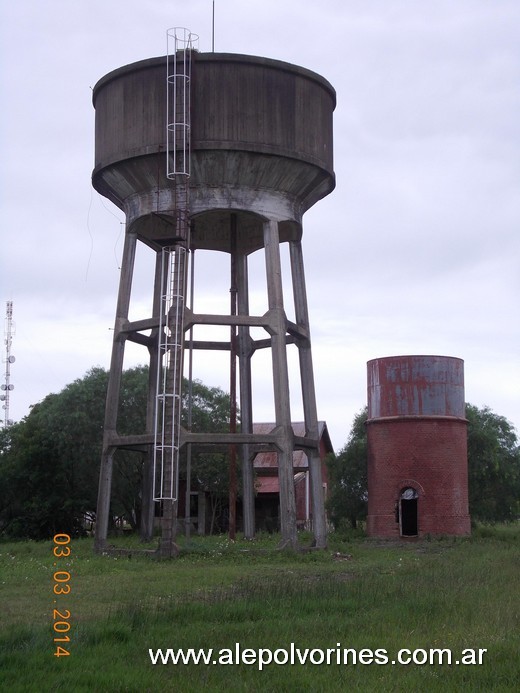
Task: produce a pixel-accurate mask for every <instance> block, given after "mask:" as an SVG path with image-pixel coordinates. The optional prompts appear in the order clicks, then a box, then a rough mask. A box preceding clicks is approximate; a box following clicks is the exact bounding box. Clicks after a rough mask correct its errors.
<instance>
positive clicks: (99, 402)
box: [0, 366, 229, 539]
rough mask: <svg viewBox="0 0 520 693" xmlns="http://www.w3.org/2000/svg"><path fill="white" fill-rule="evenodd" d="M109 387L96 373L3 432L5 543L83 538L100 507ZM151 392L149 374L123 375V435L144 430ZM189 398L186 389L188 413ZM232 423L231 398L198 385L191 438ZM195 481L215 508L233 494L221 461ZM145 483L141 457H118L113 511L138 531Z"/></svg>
mask: <svg viewBox="0 0 520 693" xmlns="http://www.w3.org/2000/svg"><path fill="white" fill-rule="evenodd" d="M107 383H108V373H107V371H105V370H104V369H103V368H99V367H96V368H92V369H91V370H90V371H88V373H87V374H86V375H85V376H84V377H83V378H81V379H78V380H75V381H74V382H73V383H71V384H69V385H67V386H66V387H65V388H64V389H63V390H62V391H61V392H60V393H58V394H50V395H48V396H47V397H46V398H45V399H44V400H43V401H42V402H41V403H39V404H37V405H35V406H34V407H32V409H31V412H30V413H29V415H28V416H26V417H25V418H24V419H23V420H22V421H20V422H19V423H17V424H14V425H13V426H10V427H9V428H6V429H3V430H2V431H1V435H0V465H1V471H2V484H1V485H0V535H2V534H3V535H6V536H10V537H30V538H34V539H43V538H47V537H50V536H53V534H55V533H56V532H65V533H68V534H71V535H74V534H80V533H81V532H82V531H83V519H84V517H85V514H86V513H93V512H94V510H95V508H96V504H97V488H98V476H99V461H100V459H101V448H102V442H103V420H104V410H105V396H106V388H107ZM147 389H148V368H147V367H145V366H137V367H135V368H131V369H129V370H126V371H124V373H123V377H122V383H121V396H120V404H119V415H118V429H119V432H120V433H121V434H127V433H136V432H143V431H144V430H145V422H146V403H147ZM187 392H188V388H187V386H186V383H185V387H184V398H183V399H184V405H186V399H187ZM228 421H229V396H228V395H226V394H225V393H224V392H223V391H222V390H220V389H219V388H208V387H206V386H204V385H203V384H202V383H200V382H199V381H194V383H193V410H192V430H193V431H197V430H200V431H203V430H205V431H207V430H209V431H223V430H226V428H225V427H226V425H228ZM183 422H184V424H186V411H184V412H183ZM193 475H194V478H196V479H197V480H198V482H199V486H201V487H204V488H205V489H206V490H208V491H209V492H210V496H211V497H212V499H213V502H214V503H217V501H218V498H219V497H220V495H219V494H221V493H222V489H224V488H225V489H227V464H226V461H225V459H224V457H223V455H222V454H217V455H215V454H201V455H199V456H197V459H195V461H194V464H193ZM142 478H143V457H142V455H141V454H139V453H135V452H130V451H125V450H118V451H117V453H116V455H115V458H114V475H113V481H112V498H111V510H112V515H114V516H124V517H125V519H126V520H127V521H128V522H129V523H130V524H131V526H132V527H133V528H137V527H138V526H139V523H140V515H141V489H142ZM225 480H226V481H225ZM225 484H226V485H225Z"/></svg>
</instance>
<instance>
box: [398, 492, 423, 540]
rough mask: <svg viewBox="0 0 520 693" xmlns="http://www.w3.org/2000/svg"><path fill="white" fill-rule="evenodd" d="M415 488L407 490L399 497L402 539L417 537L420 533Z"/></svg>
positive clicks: (417, 495) (417, 496)
mask: <svg viewBox="0 0 520 693" xmlns="http://www.w3.org/2000/svg"><path fill="white" fill-rule="evenodd" d="M418 498H419V494H418V493H417V491H416V490H415V489H414V488H410V487H409V488H405V489H403V490H402V491H401V495H400V497H399V532H400V534H401V536H402V537H416V536H417V534H418V533H419V532H418V522H417V505H418V504H417V501H418Z"/></svg>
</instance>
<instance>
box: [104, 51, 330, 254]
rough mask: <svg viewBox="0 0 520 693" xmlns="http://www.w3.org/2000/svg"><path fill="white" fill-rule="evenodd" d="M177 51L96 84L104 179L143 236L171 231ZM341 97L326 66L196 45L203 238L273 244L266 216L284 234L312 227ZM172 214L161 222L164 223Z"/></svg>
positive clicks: (194, 101) (196, 208)
mask: <svg viewBox="0 0 520 693" xmlns="http://www.w3.org/2000/svg"><path fill="white" fill-rule="evenodd" d="M166 100H167V95H166V58H165V57H160V58H151V59H148V60H143V61H140V62H137V63H133V64H131V65H127V66H125V67H122V68H119V69H117V70H114V71H113V72H110V73H109V74H107V75H106V76H104V77H103V78H102V79H101V80H100V81H99V82H98V83H97V84H96V86H95V87H94V93H93V102H94V107H95V110H96V128H95V130H96V136H95V137H96V145H95V168H94V172H93V176H92V180H93V185H94V187H95V188H96V190H98V191H99V192H100V193H101V194H102V195H104V196H106V197H108V198H109V199H111V200H112V201H113V202H114V203H115V204H116V205H117V206H118V207H120V208H121V209H122V210H124V212H125V214H126V217H127V223H128V224H129V225H130V226H131V225H133V226H134V229H136V230H137V233H138V235H139V237H140V238H141V240H144V241H145V242H147V241H148V242H149V243H150V244H152V245H153V244H154V242H161V241H162V239H163V237H167V236H168V225H169V215H170V214H171V210H172V209H173V208H174V206H175V202H174V199H173V195H174V193H173V191H172V185H171V181H169V180H168V178H167V177H166V171H165V151H166ZM335 103H336V96H335V91H334V89H333V87H332V86H331V85H330V84H329V82H328V81H327V80H326V79H324V78H323V77H321V76H320V75H318V74H316V73H314V72H311V71H310V70H307V69H304V68H302V67H297V66H295V65H291V64H289V63H285V62H281V61H277V60H272V59H268V58H263V57H262V58H261V57H253V56H247V55H235V54H226V53H198V52H194V53H193V68H192V78H191V118H192V121H191V178H190V184H189V187H190V211H191V218H192V223H193V230H194V233H193V238H194V239H195V243H196V246H197V247H200V248H207V249H211V250H228V247H229V239H228V236H229V215H230V213H231V212H232V213H233V214H234V215H235V219H236V222H238V229H239V234H238V243H239V249H241V250H245V251H246V252H252V251H253V250H256V249H258V248H260V247H262V246H263V239H262V224H261V218H262V217H265V216H268V217H269V218H276V219H277V220H278V221H279V222H280V234H281V238H280V240H281V241H285V240H290V239H292V238H297V237H299V235H300V234H301V218H302V215H303V213H304V212H305V211H306V210H307V209H308V208H309V207H311V206H312V205H313V204H314V203H315V202H317V201H318V200H319V199H321V198H322V197H324V196H325V195H327V194H328V193H330V192H331V191H332V190H333V188H334V185H335V179H334V172H333V158H332V153H333V152H332V114H333V110H334V108H335ZM161 224H162V225H161Z"/></svg>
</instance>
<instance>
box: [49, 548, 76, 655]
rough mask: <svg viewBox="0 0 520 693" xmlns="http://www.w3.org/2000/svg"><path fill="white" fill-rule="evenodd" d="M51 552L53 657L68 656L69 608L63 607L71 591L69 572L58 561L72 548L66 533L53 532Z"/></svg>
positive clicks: (69, 553)
mask: <svg viewBox="0 0 520 693" xmlns="http://www.w3.org/2000/svg"><path fill="white" fill-rule="evenodd" d="M52 552H53V554H54V558H55V559H56V560H55V562H54V573H53V576H52V578H53V583H52V591H53V594H54V608H53V611H52V616H53V619H52V620H53V624H52V629H53V644H54V653H53V654H54V656H55V657H68V656H69V655H70V651H69V649H70V645H69V643H70V634H69V631H70V610H69V609H66V608H65V606H64V605H65V604H66V599H67V597H68V595H70V592H71V586H70V573H69V571H68V570H62V569H61V568H62V566H61V565H60V562H62V561H63V559H64V558H69V557H70V555H71V553H72V549H71V547H70V536H69V535H68V534H55V535H54V538H53V548H52Z"/></svg>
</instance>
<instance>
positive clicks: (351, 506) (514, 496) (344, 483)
mask: <svg viewBox="0 0 520 693" xmlns="http://www.w3.org/2000/svg"><path fill="white" fill-rule="evenodd" d="M466 418H467V419H468V492H469V511H470V515H471V518H472V520H480V521H484V522H505V521H511V520H515V519H517V518H518V517H519V516H520V447H519V445H518V438H517V435H516V432H515V429H514V427H513V425H512V424H511V423H510V422H509V421H508V420H507V419H505V418H504V417H503V416H499V415H498V414H495V413H494V412H493V411H491V409H490V408H489V407H483V408H481V409H479V408H478V407H476V406H474V405H472V404H466ZM366 420H367V409H366V407H365V409H363V410H362V411H361V412H359V414H357V415H356V417H355V418H354V422H353V425H352V429H351V431H350V434H349V438H348V441H347V444H346V445H345V447H344V448H343V449H342V450H341V451H340V452H339V453H338V454H337V455H335V456H330V457H329V460H328V465H329V475H330V495H329V500H328V510H329V514H330V518H331V520H332V522H333V524H334V526H336V527H338V526H339V525H340V523H341V522H342V521H347V522H349V523H350V525H351V526H352V527H356V524H357V522H358V521H359V520H362V519H364V517H365V516H366V510H367V499H368V484H367V454H368V449H367V433H366V426H365V422H366Z"/></svg>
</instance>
